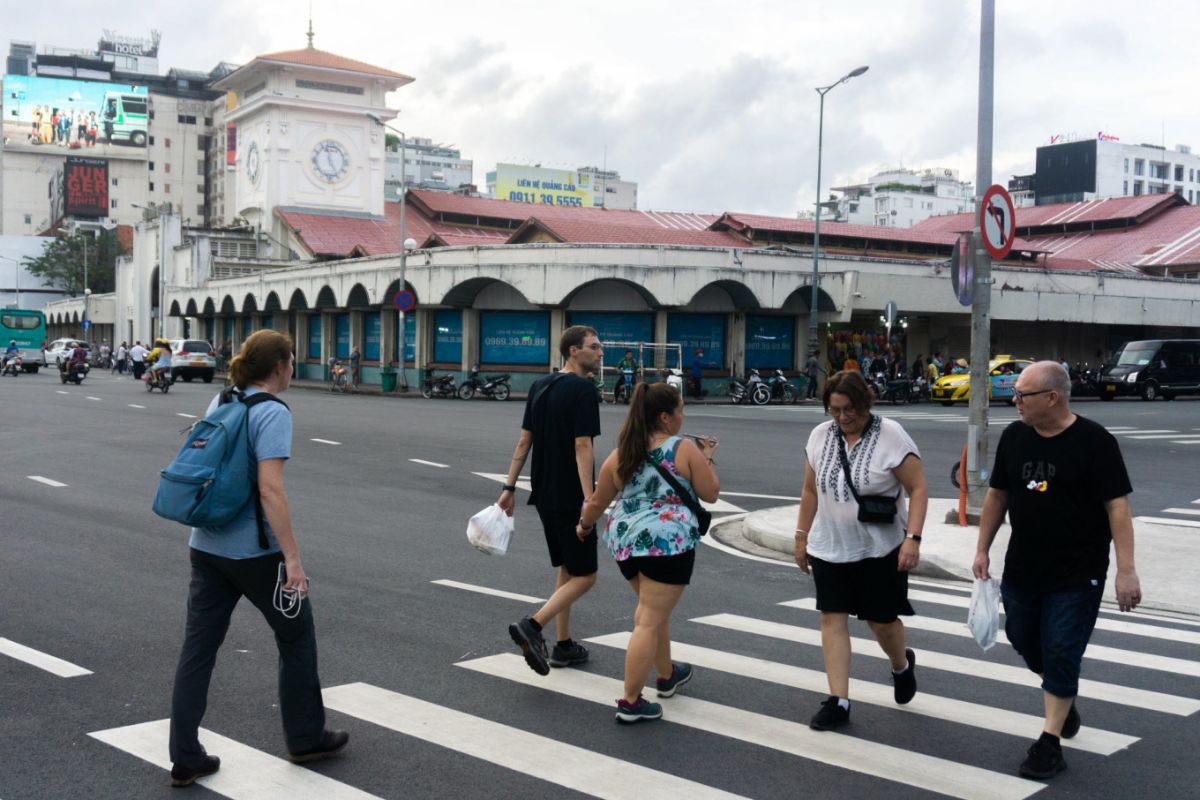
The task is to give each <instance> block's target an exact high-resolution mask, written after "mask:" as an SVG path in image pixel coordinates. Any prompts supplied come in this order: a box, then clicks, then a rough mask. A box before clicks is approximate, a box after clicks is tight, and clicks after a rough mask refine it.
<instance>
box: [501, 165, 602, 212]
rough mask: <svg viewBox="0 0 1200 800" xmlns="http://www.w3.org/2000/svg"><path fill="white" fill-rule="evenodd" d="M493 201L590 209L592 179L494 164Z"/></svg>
mask: <svg viewBox="0 0 1200 800" xmlns="http://www.w3.org/2000/svg"><path fill="white" fill-rule="evenodd" d="M496 199H497V200H512V201H513V202H517V203H531V204H533V205H541V206H572V207H575V208H591V207H592V185H591V178H590V176H588V175H585V174H581V173H578V172H572V171H570V170H564V169H546V168H543V167H524V166H521V165H519V164H497V165H496Z"/></svg>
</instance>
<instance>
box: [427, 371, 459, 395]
mask: <svg viewBox="0 0 1200 800" xmlns="http://www.w3.org/2000/svg"><path fill="white" fill-rule="evenodd" d="M457 396H458V387H457V386H455V385H454V376H453V375H450V374H446V375H436V376H435V375H434V374H433V370H430V371H429V372H427V373H426V374H425V378H424V379H423V380H422V381H421V397H424V398H425V399H426V400H428V399H429V398H431V397H457Z"/></svg>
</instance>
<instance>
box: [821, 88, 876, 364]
mask: <svg viewBox="0 0 1200 800" xmlns="http://www.w3.org/2000/svg"><path fill="white" fill-rule="evenodd" d="M867 69H868V67H859V68H858V69H855V70H851V71H850V72H847V73H846V74H845V75H843V76H842V77H841V78H840V79H839V80H837V81H834V82H833V83H831V84H829V85H828V86H821V87H818V88H817V94H819V95H820V96H821V111H820V115H819V116H818V122H817V210H816V225H815V226H814V227H813V263H812V302H811V303H809V307H808V347H809V349H810V350H812V349H813V348H816V347H817V254H818V253H819V252H820V248H821V147H822V143H823V140H824V136H825V95H826V94H828V93H829V92H830V91H832V90H833V88H834V87H835V86H839V85H841V84H843V83H845V82H846V81H848V80H850V79H851V78H857V77H858V76H859V75H862V74H863V73H864V72H866V71H867Z"/></svg>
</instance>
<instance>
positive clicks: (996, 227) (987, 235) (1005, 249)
mask: <svg viewBox="0 0 1200 800" xmlns="http://www.w3.org/2000/svg"><path fill="white" fill-rule="evenodd" d="M979 230H980V231H981V232H982V234H983V246H984V247H985V248H986V249H987V251H988V254H989V255H990V256H991V257H992V258H994V259H996V260H1000V259H1003V258H1004V257H1005V256H1007V255H1008V253H1009V251H1010V250H1012V245H1013V239H1014V238H1016V232H1017V209H1016V207H1015V206H1014V205H1013V200H1012V197H1011V196H1010V195H1009V193H1008V191H1007V190H1006V189H1005V188H1004V187H1003V186H1001V185H1000V184H998V183H997V184H993V185H991V186H989V187H988V190H987V191H986V192H984V193H983V200H982V202H980V204H979Z"/></svg>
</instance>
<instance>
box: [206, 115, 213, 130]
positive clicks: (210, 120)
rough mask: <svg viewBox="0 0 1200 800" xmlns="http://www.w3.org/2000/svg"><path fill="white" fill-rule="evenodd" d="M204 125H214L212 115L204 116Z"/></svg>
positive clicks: (209, 126)
mask: <svg viewBox="0 0 1200 800" xmlns="http://www.w3.org/2000/svg"><path fill="white" fill-rule="evenodd" d="M204 127H206V128H211V127H212V117H205V118H204Z"/></svg>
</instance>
